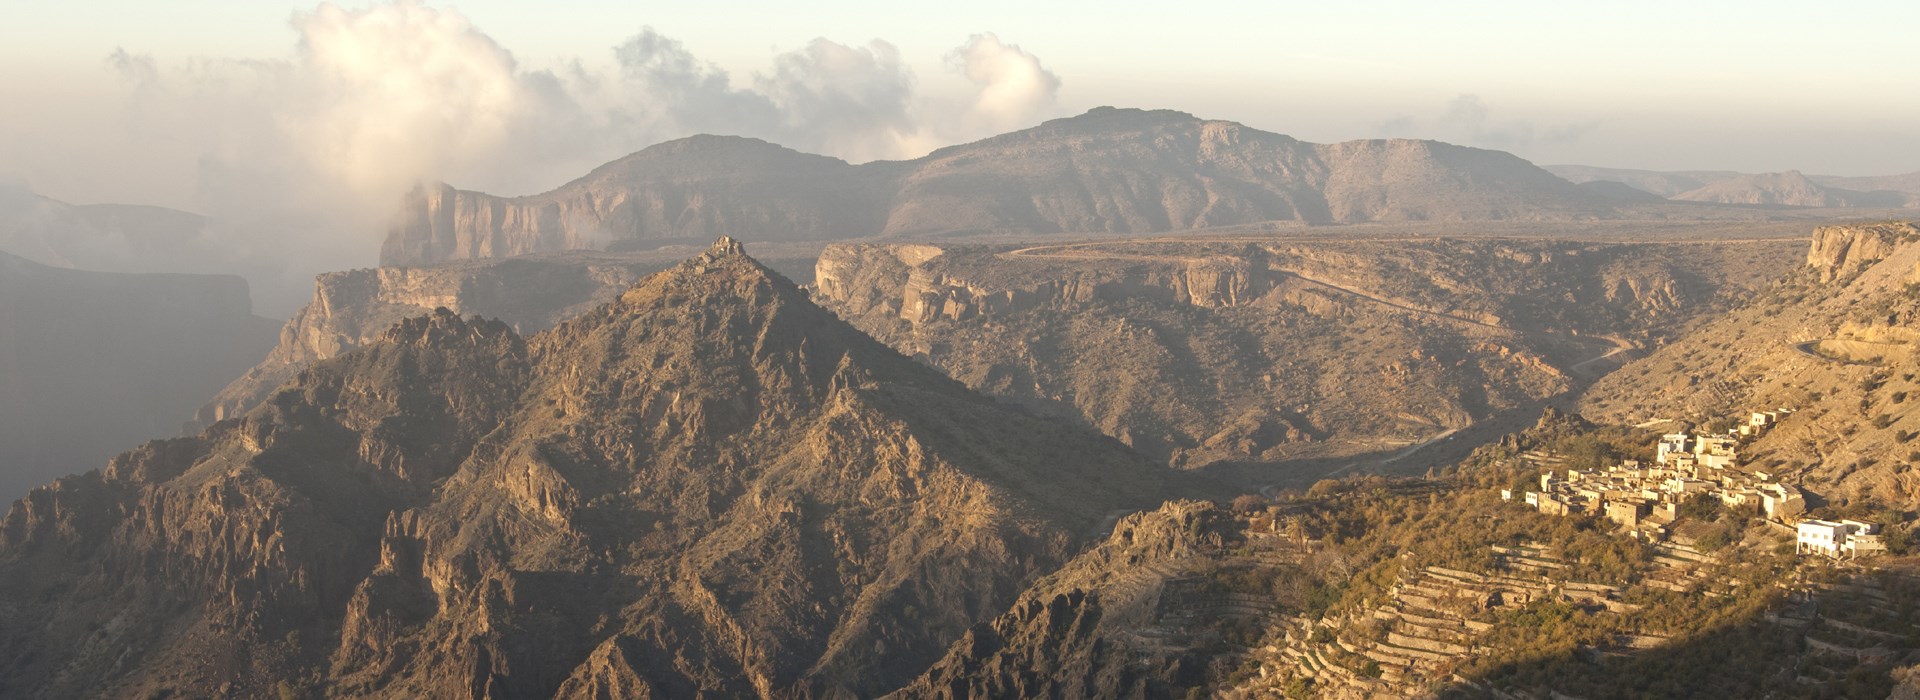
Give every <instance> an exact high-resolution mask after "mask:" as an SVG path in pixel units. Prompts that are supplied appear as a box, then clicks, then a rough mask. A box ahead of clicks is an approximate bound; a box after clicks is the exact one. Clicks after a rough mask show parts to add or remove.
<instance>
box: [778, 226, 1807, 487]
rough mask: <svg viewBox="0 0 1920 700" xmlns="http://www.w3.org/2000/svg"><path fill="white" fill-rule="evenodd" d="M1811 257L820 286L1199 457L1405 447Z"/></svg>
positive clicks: (1211, 267)
mask: <svg viewBox="0 0 1920 700" xmlns="http://www.w3.org/2000/svg"><path fill="white" fill-rule="evenodd" d="M1798 245H1799V244H1796V243H1738V244H1724V245H1696V244H1671V245H1614V244H1604V245H1603V244H1583V243H1552V242H1511V241H1467V240H1453V241H1415V242H1409V241H1389V242H1352V241H1348V242H1337V241H1321V242H1297V241H1285V240H1273V241H1259V240H1236V241H1231V242H1227V241H1222V242H1192V243H1167V242H1128V241H1113V242H1104V243H1083V244H1066V245H1057V246H1040V247H1030V248H1022V249H1009V248H1007V247H978V246H972V247H969V246H954V247H951V248H940V247H934V246H926V245H835V246H831V247H829V248H828V249H827V250H826V251H825V252H824V253H823V254H822V256H821V258H820V262H819V264H818V267H817V268H816V271H815V284H816V290H817V293H816V296H817V298H819V299H821V300H822V301H823V302H824V303H826V304H827V305H828V306H829V307H830V308H833V309H834V310H835V311H836V312H838V313H839V314H841V315H842V316H843V317H844V318H847V319H849V320H851V321H852V322H853V323H854V324H855V325H857V326H859V327H860V328H862V329H865V330H867V331H868V332H870V333H873V334H874V335H875V336H876V337H879V338H881V339H883V340H885V341H886V342H888V343H889V344H892V345H893V346H894V347H896V348H898V349H900V350H901V351H903V352H907V353H910V354H914V355H916V356H919V357H921V358H923V359H925V360H926V361H927V362H930V363H932V364H934V365H935V366H938V367H940V368H942V369H943V370H945V371H947V372H948V373H949V374H950V375H952V376H954V377H956V378H958V379H960V380H961V381H964V382H966V383H967V384H968V385H969V386H972V387H974V388H976V389H979V390H981V391H985V392H988V393H992V394H995V395H999V396H1002V397H1006V398H1009V399H1012V400H1016V401H1020V402H1022V403H1025V404H1027V405H1030V406H1033V407H1034V408H1036V410H1043V411H1047V412H1051V413H1055V414H1057V415H1062V416H1066V417H1069V418H1073V419H1075V420H1079V421H1082V422H1084V423H1086V424H1087V425H1091V426H1093V427H1095V428H1098V429H1099V430H1101V431H1102V432H1105V433H1107V434H1109V435H1112V436H1114V437H1116V438H1118V439H1120V440H1121V441H1123V442H1127V443H1128V444H1130V445H1133V446H1134V447H1135V448H1136V449H1139V450H1141V451H1143V452H1146V453H1148V454H1149V455H1152V456H1154V457H1157V458H1162V459H1166V460H1167V461H1168V463H1169V464H1173V465H1176V466H1183V467H1199V466H1204V465H1208V464H1213V463H1217V462H1221V461H1231V462H1252V463H1267V462H1278V461H1285V460H1291V459H1298V458H1302V457H1305V456H1324V455H1330V454H1331V455H1345V454H1351V453H1353V452H1356V451H1363V452H1364V451H1376V450H1381V449H1382V448H1383V446H1392V445H1400V446H1405V445H1408V444H1411V443H1416V442H1419V441H1422V440H1425V439H1427V438H1428V437H1430V436H1431V435H1433V434H1435V433H1439V432H1443V431H1446V430H1449V429H1453V428H1460V427H1464V426H1466V425H1469V424H1471V423H1473V422H1475V421H1480V420H1484V419H1487V418H1489V417H1490V416H1493V415H1495V414H1497V413H1499V412H1500V411H1503V410H1506V409H1509V408H1513V407H1516V406H1520V405H1524V404H1527V403H1529V402H1533V401H1537V400H1540V399H1543V398H1546V397H1549V396H1553V395H1555V394H1558V393H1560V392H1562V391H1565V390H1566V389H1568V388H1569V387H1571V386H1573V385H1574V384H1576V383H1578V382H1579V381H1582V379H1583V377H1590V376H1592V375H1593V374H1597V373H1598V369H1599V368H1600V365H1599V363H1597V362H1589V361H1590V360H1594V359H1595V358H1598V357H1599V356H1601V355H1602V354H1604V353H1607V352H1609V351H1611V350H1613V349H1614V348H1616V347H1620V346H1622V345H1625V344H1631V343H1645V342H1652V341H1653V340H1656V339H1658V338H1659V337H1660V335H1659V333H1660V331H1659V330H1657V329H1662V328H1678V327H1680V326H1683V325H1684V324H1685V323H1686V322H1688V321H1689V320H1690V319H1692V318H1695V317H1697V316H1698V315H1700V314H1703V313H1705V312H1707V311H1709V310H1711V309H1715V308H1724V307H1725V306H1726V305H1728V304H1731V303H1733V300H1735V299H1738V298H1740V297H1741V291H1742V290H1746V289H1750V288H1751V286H1753V285H1757V284H1760V283H1761V281H1762V280H1766V279H1771V278H1772V277H1774V276H1776V275H1778V274H1780V273H1782V272H1784V271H1785V270H1786V269H1787V268H1788V267H1790V266H1791V265H1792V256H1793V253H1792V249H1793V248H1794V247H1797V246H1798ZM1609 337H1610V338H1613V339H1614V340H1610V341H1608V340H1601V338H1609ZM1394 449H1398V448H1394Z"/></svg>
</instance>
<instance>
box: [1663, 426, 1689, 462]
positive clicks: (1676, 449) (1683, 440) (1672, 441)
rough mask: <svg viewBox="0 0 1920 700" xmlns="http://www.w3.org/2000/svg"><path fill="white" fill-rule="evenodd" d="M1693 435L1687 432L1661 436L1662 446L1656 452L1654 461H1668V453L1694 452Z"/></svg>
mask: <svg viewBox="0 0 1920 700" xmlns="http://www.w3.org/2000/svg"><path fill="white" fill-rule="evenodd" d="M1692 446H1693V436H1692V435H1689V434H1687V433H1668V434H1666V435H1662V436H1660V447H1658V448H1656V451H1655V452H1654V456H1653V461H1655V462H1659V463H1661V464H1666V463H1667V459H1668V458H1667V455H1676V454H1689V453H1691V452H1692V450H1691V449H1689V448H1690V447H1692Z"/></svg>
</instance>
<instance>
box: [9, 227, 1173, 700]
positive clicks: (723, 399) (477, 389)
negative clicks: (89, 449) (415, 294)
mask: <svg viewBox="0 0 1920 700" xmlns="http://www.w3.org/2000/svg"><path fill="white" fill-rule="evenodd" d="M1172 476H1174V475H1170V474H1168V473H1167V472H1165V471H1164V470H1160V469H1158V468H1156V467H1155V466H1154V465H1151V464H1150V463H1148V462H1146V461H1145V460H1143V459H1140V458H1139V457H1138V456H1136V455H1133V454H1131V453H1129V452H1128V451H1126V450H1125V449H1124V448H1123V447H1122V446H1120V445H1118V444H1117V443H1115V442H1113V441H1112V440H1109V439H1107V438H1104V437H1101V436H1099V435H1097V434H1094V433H1091V432H1089V431H1085V430H1082V429H1076V428H1071V427H1067V426H1064V425H1061V424H1058V423H1053V422H1050V421H1047V420H1044V419H1040V418H1036V417H1034V416H1032V415H1030V414H1027V413H1024V412H1022V411H1019V410H1017V409H1011V408H1010V407H1008V406H1005V405H1001V404H998V403H996V402H994V401H992V400H990V399H986V398H983V397H980V396H978V395H975V394H972V393H970V392H968V391H967V390H965V389H964V388H963V387H961V386H960V385H958V384H957V383H955V382H953V381H952V380H950V379H947V378H946V377H943V376H940V375H939V374H938V373H937V372H935V371H933V370H931V369H929V368H926V367H924V366H922V365H919V364H917V363H915V362H913V361H912V360H910V359H908V358H906V357H903V356H901V355H899V354H897V353H894V352H893V351H891V350H888V349H887V348H885V347H884V346H882V345H880V344H878V343H876V342H874V341H873V340H872V339H870V338H868V337H866V336H864V335H862V334H860V333H859V332H858V331H856V330H854V329H853V328H851V327H848V326H846V325H845V324H844V323H841V322H839V321H838V320H836V319H835V318H834V317H833V316H832V315H831V314H830V313H828V312H826V311H824V310H822V309H820V308H819V307H816V306H814V305H813V304H812V303H811V302H809V301H808V299H807V297H806V294H805V293H804V292H802V290H800V289H799V288H798V287H796V286H795V285H793V284H792V283H791V282H789V281H787V280H786V279H784V278H783V277H781V276H779V275H777V274H775V273H772V272H771V271H769V270H767V269H766V268H764V267H762V266H761V265H759V264H758V263H757V262H756V261H754V260H753V259H751V258H749V257H747V256H746V255H745V254H744V252H742V251H741V250H740V248H739V246H738V245H737V244H735V243H732V242H731V241H722V242H721V243H719V244H716V245H715V246H714V247H713V248H712V249H711V250H710V251H709V252H707V253H706V254H704V255H701V256H698V257H696V258H694V259H692V260H689V261H687V262H685V263H683V264H682V265H680V266H677V267H675V268H673V269H671V270H668V271H666V272H662V273H659V274H656V275H653V276H649V277H647V278H645V279H644V280H643V281H641V282H640V283H638V284H637V285H635V286H633V287H631V288H629V289H627V290H626V291H624V292H622V293H621V294H620V295H618V296H617V297H616V298H615V299H613V300H612V301H610V302H608V303H606V304H604V305H602V306H599V307H597V308H595V309H593V310H591V311H589V312H587V313H585V314H583V315H582V316H580V317H578V318H575V319H573V320H570V321H567V322H564V323H561V324H560V325H558V326H556V327H555V328H553V329H551V330H548V331H545V332H541V333H538V334H535V335H533V336H531V337H525V338H523V337H522V336H521V335H519V334H518V333H515V332H514V331H513V330H512V329H511V328H510V327H508V326H507V324H504V323H501V322H497V321H484V320H479V319H464V318H461V317H460V316H458V315H456V314H454V313H452V312H450V311H447V310H444V309H442V310H438V311H435V312H434V313H432V314H430V315H428V316H423V317H416V318H411V319H407V320H405V321H403V322H401V323H399V324H397V325H395V326H393V327H391V328H390V329H389V330H387V331H386V332H384V333H383V334H382V335H381V337H380V338H378V339H377V340H375V341H373V342H370V343H368V344H366V345H365V346H363V347H360V348H358V349H355V350H351V351H348V352H345V353H343V354H341V355H339V356H337V357H334V358H331V359H328V360H322V361H319V362H317V363H315V364H314V365H312V366H311V367H308V368H307V369H305V370H303V371H301V372H299V373H298V374H297V376H296V378H295V379H293V380H292V381H290V382H289V383H287V384H285V385H283V386H282V387H280V388H279V389H277V390H276V391H274V392H273V393H272V394H271V395H270V396H269V397H268V398H267V400H265V401H264V402H262V403H261V404H260V405H259V406H258V407H256V408H254V409H253V410H251V411H249V412H247V413H246V414H244V415H243V416H240V417H238V418H234V419H229V420H224V421H221V422H218V423H216V424H214V425H213V426H211V427H210V428H208V429H207V430H206V431H204V432H202V433H201V434H200V435H199V436H198V437H196V438H192V439H186V440H180V441H173V442H167V443H155V444H152V445H149V446H148V447H146V448H143V449H142V450H139V451H136V452H133V453H129V454H128V455H125V456H123V457H121V458H119V459H117V460H115V461H114V462H113V463H112V465H111V467H110V468H109V469H108V470H106V471H104V472H94V473H90V474H88V475H85V476H82V477H73V478H70V479H67V480H63V481H61V482H58V483H56V484H54V485H51V486H48V487H44V488H41V489H37V490H35V491H34V492H32V494H30V495H29V497H28V498H26V499H24V500H23V501H21V502H19V503H17V504H15V506H14V507H13V509H11V510H10V511H9V513H8V515H7V516H6V519H5V520H4V521H0V601H6V604H5V605H0V657H4V658H8V659H13V660H14V661H13V662H11V663H9V664H8V665H6V666H5V667H4V668H0V692H4V694H6V695H9V696H11V695H22V696H29V697H31V696H65V697H72V696H93V695H111V696H137V697H149V696H168V695H174V696H192V697H201V696H243V697H258V696H263V695H272V694H274V693H281V694H292V695H300V694H303V693H318V692H322V690H323V689H324V692H325V693H327V694H330V695H340V696H396V697H397V696H406V697H475V698H478V697H506V696H512V697H541V696H556V695H561V696H568V697H579V696H600V695H602V694H607V693H617V694H621V695H646V694H654V695H660V696H668V697H688V696H698V695H702V694H705V695H715V696H751V695H757V696H767V697H802V696H829V695H831V696H873V695H878V694H882V693H885V692H888V691H890V690H893V689H896V688H898V687H901V686H903V685H904V684H906V683H907V682H909V681H910V680H911V679H912V677H913V676H914V675H915V674H917V673H918V671H919V670H920V669H923V668H925V667H926V666H927V665H928V664H930V663H932V662H933V661H934V660H935V659H937V658H938V657H939V656H940V655H941V654H942V653H943V652H944V650H945V649H947V647H948V646H949V645H950V644H951V643H952V642H953V641H955V640H956V639H958V638H959V637H960V636H961V635H962V634H964V633H965V631H966V630H967V629H969V628H970V627H972V626H973V625H975V624H976V623H979V622H981V621H983V620H987V619H989V618H991V617H993V616H995V615H998V614H1000V613H1001V612H1003V611H1004V610H1006V609H1007V606H1008V605H1010V604H1011V603H1012V601H1013V600H1014V597H1015V596H1016V595H1017V593H1018V592H1019V591H1020V590H1021V589H1022V588H1023V587H1024V586H1025V585H1026V584H1027V583H1028V582H1030V581H1031V580H1033V579H1035V578H1037V577H1039V576H1040V575H1042V574H1044V573H1046V572H1049V571H1052V570H1053V569H1055V568H1057V567H1058V566H1059V565H1060V564H1061V563H1062V562H1064V561H1066V560H1067V559H1068V558H1069V557H1070V556H1071V554H1072V553H1073V552H1074V551H1075V550H1076V549H1077V547H1078V543H1079V541H1080V539H1081V538H1082V537H1084V536H1085V533H1087V532H1088V531H1090V530H1092V529H1094V528H1095V527H1097V526H1098V525H1099V524H1100V522H1101V520H1102V518H1103V516H1105V515H1106V514H1107V513H1109V512H1112V511H1115V510H1124V509H1130V508H1135V507H1139V506H1142V505H1146V504H1149V503H1151V502H1152V501H1154V500H1156V499H1155V498H1154V497H1155V496H1156V495H1158V494H1164V493H1168V492H1169V491H1170V490H1177V489H1178V488H1179V487H1178V486H1177V485H1175V484H1172V483H1170V482H1169V481H1168V479H1169V478H1170V477H1172Z"/></svg>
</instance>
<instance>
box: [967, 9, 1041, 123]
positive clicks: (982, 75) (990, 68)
mask: <svg viewBox="0 0 1920 700" xmlns="http://www.w3.org/2000/svg"><path fill="white" fill-rule="evenodd" d="M947 62H948V64H949V65H952V66H954V67H956V68H958V69H959V70H960V72H961V74H963V75H965V76H966V77H967V80H969V81H972V82H973V84H974V86H975V87H976V88H977V92H976V94H975V96H974V98H973V104H971V105H970V106H969V107H968V109H967V111H966V112H965V115H964V121H963V122H962V124H961V126H960V128H961V129H962V130H966V131H975V132H981V131H984V132H988V133H998V132H1004V131H1010V130H1012V129H1016V128H1019V127H1022V126H1025V125H1027V124H1030V123H1032V122H1033V121H1034V120H1035V119H1037V118H1039V117H1040V116H1041V115H1043V114H1045V113H1046V112H1047V111H1048V110H1050V109H1052V108H1053V106H1054V100H1055V99H1056V98H1057V97H1058V96H1059V94H1060V76H1057V75H1054V74H1053V71H1050V70H1047V69H1046V68H1044V67H1042V66H1041V65H1040V59H1039V58H1038V57H1036V56H1034V55H1033V54H1030V53H1027V52H1026V51H1022V50H1021V49H1020V47H1019V46H1017V45H1014V44H1008V43H1004V42H1002V41H1000V37H998V36H994V35H993V34H990V33H989V34H975V35H973V38H971V39H968V40H967V43H966V45H964V46H961V47H960V48H958V49H954V50H953V52H952V53H950V54H948V55H947Z"/></svg>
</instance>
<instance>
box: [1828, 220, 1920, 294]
mask: <svg viewBox="0 0 1920 700" xmlns="http://www.w3.org/2000/svg"><path fill="white" fill-rule="evenodd" d="M1915 241H1920V227H1916V226H1915V225H1914V224H1913V223H1912V222H1886V223H1878V224H1861V225H1851V226H1821V227H1819V228H1816V229H1814V230H1813V245H1812V247H1810V248H1808V250H1807V266H1808V267H1811V268H1813V269H1814V270H1815V271H1816V272H1818V273H1819V275H1820V281H1822V282H1832V281H1833V280H1834V279H1836V278H1839V277H1842V276H1845V275H1848V274H1850V273H1853V272H1858V271H1859V270H1861V269H1862V268H1865V267H1866V266H1868V265H1871V264H1873V263H1875V262H1879V261H1880V260H1883V259H1885V258H1886V257H1887V255H1889V254H1891V253H1892V252H1893V250H1894V248H1895V247H1896V246H1899V245H1902V244H1906V243H1913V242H1915Z"/></svg>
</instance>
